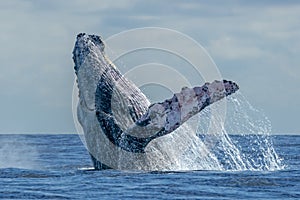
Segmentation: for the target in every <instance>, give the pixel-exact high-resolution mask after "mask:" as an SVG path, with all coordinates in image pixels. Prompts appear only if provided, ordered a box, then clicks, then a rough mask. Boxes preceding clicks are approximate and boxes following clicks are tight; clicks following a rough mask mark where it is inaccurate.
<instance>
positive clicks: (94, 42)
mask: <svg viewBox="0 0 300 200" xmlns="http://www.w3.org/2000/svg"><path fill="white" fill-rule="evenodd" d="M104 47H105V45H104V42H103V40H102V38H101V37H100V36H98V35H88V34H86V33H79V34H78V35H77V37H76V43H75V47H74V50H73V61H74V63H75V66H74V69H75V73H76V74H77V72H78V70H79V68H80V66H81V65H82V64H83V62H84V61H85V59H86V58H87V56H88V55H89V54H91V53H94V54H97V55H98V56H99V55H100V57H101V55H103V56H104Z"/></svg>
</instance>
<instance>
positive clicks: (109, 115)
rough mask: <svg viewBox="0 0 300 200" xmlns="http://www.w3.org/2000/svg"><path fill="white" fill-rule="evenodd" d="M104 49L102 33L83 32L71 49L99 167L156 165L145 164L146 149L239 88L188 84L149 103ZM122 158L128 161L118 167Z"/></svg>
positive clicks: (81, 109)
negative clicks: (165, 96)
mask: <svg viewBox="0 0 300 200" xmlns="http://www.w3.org/2000/svg"><path fill="white" fill-rule="evenodd" d="M104 49H105V44H104V42H103V40H102V38H101V37H100V36H97V35H88V34H85V33H80V34H78V35H77V38H76V42H75V47H74V50H73V61H74V64H75V65H74V70H75V74H76V76H77V86H78V89H79V103H78V107H77V118H78V121H79V123H80V124H81V126H82V128H83V131H84V137H85V140H86V143H87V148H88V150H89V153H90V155H91V159H92V162H93V165H94V168H95V169H108V168H114V169H152V168H151V167H149V166H147V165H150V164H149V163H151V162H150V161H149V158H150V159H151V158H152V157H153V156H152V157H151V156H150V157H149V155H147V154H150V153H147V147H148V146H149V145H150V144H151V143H152V142H153V141H155V140H156V139H158V138H163V136H166V135H169V134H171V133H173V132H174V131H176V130H177V129H178V128H180V127H181V126H183V125H184V123H185V122H186V121H188V120H189V119H190V118H191V117H192V116H194V115H196V114H197V113H199V112H201V110H203V109H204V108H205V107H207V106H209V105H210V104H212V103H214V102H217V101H219V100H221V99H223V98H224V97H226V96H228V95H231V94H233V93H235V92H236V91H237V90H238V89H239V87H238V85H237V84H236V83H234V82H232V81H227V80H215V81H214V82H211V83H205V84H204V85H203V86H201V87H200V86H196V87H193V88H188V87H184V88H182V90H181V91H180V92H178V93H175V94H174V95H173V97H172V98H169V99H166V100H165V101H163V102H158V103H154V104H150V102H149V100H148V99H147V97H146V96H145V95H144V94H143V93H142V92H141V90H140V89H139V88H138V87H137V86H136V85H135V84H134V83H132V82H131V81H130V80H128V79H127V78H126V77H124V76H123V75H122V74H121V72H120V71H119V70H118V69H117V67H116V66H115V65H114V64H113V63H112V62H111V61H110V60H109V58H108V57H107V56H106V54H105V51H104ZM179 134H180V133H179ZM156 156H157V155H156ZM122 158H124V159H123V160H126V161H127V162H126V163H124V164H121V165H120V160H122ZM137 165H138V166H139V167H136V166H137ZM141 166H142V167H141Z"/></svg>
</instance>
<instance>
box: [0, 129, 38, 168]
mask: <svg viewBox="0 0 300 200" xmlns="http://www.w3.org/2000/svg"><path fill="white" fill-rule="evenodd" d="M38 155H39V154H38V151H37V150H36V146H34V145H30V141H29V139H28V138H27V136H26V135H14V134H12V135H9V136H8V135H3V136H0V168H22V169H37V168H39V163H38V161H37V160H38Z"/></svg>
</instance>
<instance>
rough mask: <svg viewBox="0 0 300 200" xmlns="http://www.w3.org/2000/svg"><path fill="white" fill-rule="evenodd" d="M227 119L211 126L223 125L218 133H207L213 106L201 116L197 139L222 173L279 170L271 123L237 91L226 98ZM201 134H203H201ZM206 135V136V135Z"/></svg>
mask: <svg viewBox="0 0 300 200" xmlns="http://www.w3.org/2000/svg"><path fill="white" fill-rule="evenodd" d="M227 100H228V102H227V118H226V121H225V123H223V121H222V119H221V118H219V119H217V120H213V121H217V122H218V123H217V124H213V126H222V127H221V129H219V130H221V131H220V132H218V133H211V132H208V130H207V129H208V121H209V120H210V119H211V117H217V118H218V116H212V115H211V112H212V109H218V104H215V105H213V106H211V107H209V108H207V109H206V110H204V112H202V113H200V115H199V117H200V119H201V120H199V121H200V122H199V127H198V131H197V133H198V136H199V137H200V138H201V140H202V141H203V142H204V144H205V145H206V146H207V148H208V149H209V150H210V151H211V153H213V154H214V155H215V156H216V157H217V159H218V161H219V162H220V165H221V166H222V168H223V170H237V171H239V170H259V171H262V170H267V171H273V170H281V169H284V164H283V162H282V159H281V158H279V156H278V155H277V153H276V151H275V149H274V147H273V143H272V140H271V138H270V133H271V122H270V121H269V119H268V118H267V117H266V116H264V114H263V113H262V112H261V111H259V110H257V109H255V108H254V107H253V106H252V105H251V104H250V103H249V102H248V101H247V99H246V98H245V97H244V96H243V95H242V94H241V92H238V93H237V94H235V95H233V96H231V97H229V98H228V99H227ZM203 133H204V134H203ZM205 133H206V134H205Z"/></svg>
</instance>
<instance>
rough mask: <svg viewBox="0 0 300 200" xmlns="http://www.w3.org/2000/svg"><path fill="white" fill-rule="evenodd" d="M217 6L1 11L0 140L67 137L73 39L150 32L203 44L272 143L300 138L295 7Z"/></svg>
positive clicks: (98, 1) (46, 4)
mask: <svg viewBox="0 0 300 200" xmlns="http://www.w3.org/2000/svg"><path fill="white" fill-rule="evenodd" d="M224 2H225V1H180V0H170V1H146V0H144V1H130V0H127V1H112V0H72V1H71V0H70V1H67V0H66V1H62V0H47V1H46V0H39V1H37V0H19V1H18V0H7V1H0V24H1V26H0V44H1V47H0V59H1V66H0V69H1V73H0V91H1V93H0V99H1V104H0V132H1V133H9V132H13V133H18V132H21V133H24V132H35V133H40V132H53V133H57V132H68V133H70V132H75V128H74V124H73V119H72V108H71V101H72V87H73V81H74V72H73V62H72V54H71V52H72V49H73V46H74V41H75V36H76V35H77V33H79V32H87V33H94V34H98V35H102V36H103V38H104V39H105V38H107V37H109V36H111V35H113V34H116V33H118V32H121V31H124V30H127V29H131V28H139V27H145V26H155V27H165V28H170V29H175V30H177V31H180V32H183V33H185V34H187V35H189V36H191V37H192V38H194V39H195V40H196V41H198V42H199V43H200V44H202V45H203V46H204V47H205V48H206V49H207V51H208V52H209V54H210V55H211V57H212V58H213V59H214V61H215V62H216V64H217V66H218V67H219V69H220V71H221V73H222V75H223V77H226V78H229V79H231V80H235V81H236V82H238V83H239V85H240V87H241V91H242V93H243V94H244V95H245V96H246V97H247V99H249V101H250V102H251V103H252V104H253V105H254V106H255V107H257V108H259V109H261V110H263V111H264V113H265V114H266V115H267V116H268V117H269V118H270V120H271V122H272V125H273V132H274V133H283V132H284V133H300V123H299V113H300V90H299V89H298V87H299V86H300V66H299V64H300V56H299V52H300V37H299V35H300V24H299V19H300V2H299V1H276V0H275V1H267V0H265V1H261V0H257V1H256V0H254V1H238V0H235V1H234V0H232V1H230V0H229V1H226V3H224Z"/></svg>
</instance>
